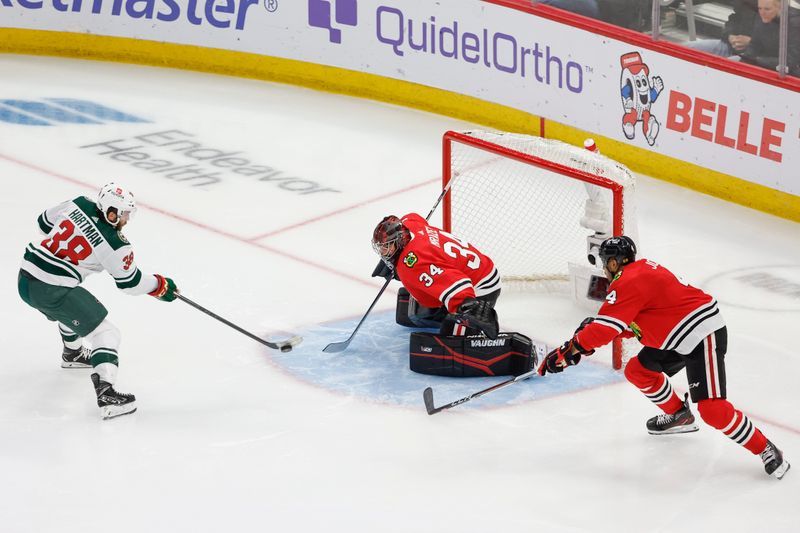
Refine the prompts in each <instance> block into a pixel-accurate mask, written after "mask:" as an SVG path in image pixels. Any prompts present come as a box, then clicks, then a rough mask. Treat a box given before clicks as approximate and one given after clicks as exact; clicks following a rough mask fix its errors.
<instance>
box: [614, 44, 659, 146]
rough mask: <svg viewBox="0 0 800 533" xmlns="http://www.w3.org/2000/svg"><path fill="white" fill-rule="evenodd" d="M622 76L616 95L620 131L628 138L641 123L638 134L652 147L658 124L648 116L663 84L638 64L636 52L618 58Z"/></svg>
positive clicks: (633, 135) (652, 117) (644, 66)
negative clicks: (619, 98) (619, 104)
mask: <svg viewBox="0 0 800 533" xmlns="http://www.w3.org/2000/svg"><path fill="white" fill-rule="evenodd" d="M620 65H621V66H622V76H621V77H620V82H619V84H620V95H621V96H622V109H624V110H625V115H623V117H622V132H623V133H624V134H625V137H627V138H628V139H633V138H634V137H635V136H636V124H637V123H638V122H641V123H642V133H643V134H644V137H645V139H647V144H649V145H650V146H653V144H655V142H656V137H658V130H659V128H660V124H659V123H658V120H656V117H655V116H653V115H652V114H651V113H650V107H651V106H652V105H653V103H654V102H655V101H656V100H657V99H658V95H660V94H661V91H663V90H664V82H663V81H662V80H661V77H660V76H653V77H652V78H649V79H648V76H649V75H650V67H648V66H647V65H645V64H644V63H642V56H641V55H639V52H631V53H629V54H625V55H623V56H622V57H620Z"/></svg>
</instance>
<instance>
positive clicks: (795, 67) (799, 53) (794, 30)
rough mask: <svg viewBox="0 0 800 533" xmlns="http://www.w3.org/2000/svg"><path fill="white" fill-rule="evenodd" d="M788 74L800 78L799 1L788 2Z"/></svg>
mask: <svg viewBox="0 0 800 533" xmlns="http://www.w3.org/2000/svg"><path fill="white" fill-rule="evenodd" d="M787 52H788V53H787V65H788V67H789V74H791V75H792V76H797V77H798V78H800V1H799V0H789V50H788V51H787Z"/></svg>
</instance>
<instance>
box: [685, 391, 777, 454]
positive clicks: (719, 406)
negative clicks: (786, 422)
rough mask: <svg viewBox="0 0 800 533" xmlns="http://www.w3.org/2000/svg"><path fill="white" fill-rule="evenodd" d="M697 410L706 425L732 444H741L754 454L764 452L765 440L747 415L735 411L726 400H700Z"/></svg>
mask: <svg viewBox="0 0 800 533" xmlns="http://www.w3.org/2000/svg"><path fill="white" fill-rule="evenodd" d="M697 410H698V411H699V412H700V416H701V417H702V418H703V421H704V422H705V423H706V424H708V425H709V426H711V427H715V428H717V429H718V430H720V431H722V433H724V434H725V436H726V437H728V438H729V439H731V440H732V441H733V442H735V443H737V444H741V445H742V446H744V447H745V448H747V449H748V450H750V451H751V452H752V453H754V454H759V453H761V452H763V451H764V447H765V446H766V445H767V438H766V437H765V436H764V435H763V434H762V433H761V431H760V430H759V429H758V428H757V427H755V426H754V425H753V423H752V422H751V421H750V419H749V418H747V415H745V414H744V413H742V412H741V411H738V410H736V409H735V408H734V407H733V405H732V404H731V403H730V402H729V401H728V400H725V399H722V398H715V399H713V400H700V402H699V403H698V404H697Z"/></svg>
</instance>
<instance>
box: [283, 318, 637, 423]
mask: <svg viewBox="0 0 800 533" xmlns="http://www.w3.org/2000/svg"><path fill="white" fill-rule="evenodd" d="M357 323H358V319H347V320H342V321H337V322H331V323H326V324H321V325H319V326H318V327H315V328H313V329H311V330H309V331H306V332H301V334H302V335H303V337H304V340H303V344H301V345H300V346H298V347H297V348H295V349H294V350H293V351H292V352H290V353H287V354H283V353H280V352H273V351H270V355H271V356H272V358H273V360H274V361H275V362H276V363H277V364H278V365H279V366H281V367H283V368H284V369H286V370H287V371H288V372H289V373H290V374H292V375H295V376H297V377H298V378H299V379H301V380H303V381H306V382H310V383H313V384H316V385H318V386H320V387H323V388H326V389H330V390H332V391H335V392H337V393H340V394H346V395H351V396H356V397H360V398H364V399H368V400H372V401H378V402H381V403H390V404H397V405H404V406H421V405H422V391H423V390H424V389H425V388H426V387H433V389H434V391H435V393H436V399H437V403H446V402H450V401H453V400H456V399H458V398H461V397H464V396H468V395H469V394H472V393H474V392H477V391H479V390H482V389H485V388H487V387H490V386H492V385H494V384H496V383H499V382H501V381H504V380H506V379H508V376H502V377H499V376H498V377H485V378H448V377H440V376H427V375H422V374H417V373H414V372H412V371H411V370H410V369H409V367H408V343H409V333H410V332H411V331H412V330H411V329H409V328H405V327H403V326H400V325H398V324H396V323H395V321H394V310H388V311H383V312H379V313H375V314H374V315H370V317H369V318H368V319H367V320H366V321H365V322H364V324H363V325H362V327H361V329H360V330H359V331H358V334H357V335H356V337H355V338H354V339H353V341H352V342H351V344H350V346H349V347H348V349H347V350H346V351H344V352H340V353H332V354H329V353H325V352H323V351H322V349H323V348H324V347H325V346H327V345H328V344H329V343H331V342H337V341H341V340H344V339H346V338H348V337H349V336H350V334H351V333H352V332H353V329H354V328H355V326H356V324H357ZM620 381H624V378H623V377H622V376H621V375H620V374H618V373H617V372H614V371H613V370H611V369H610V368H609V367H608V366H606V365H603V364H600V363H594V362H592V361H588V362H587V363H586V364H583V365H579V366H576V367H574V368H570V369H569V372H565V373H561V374H556V375H548V376H547V377H546V378H541V377H539V376H534V377H532V378H530V379H528V380H525V381H521V382H518V383H515V384H514V385H512V386H509V387H505V388H502V389H500V390H497V391H495V392H493V393H492V394H487V395H485V396H483V397H481V398H480V400H479V401H475V402H470V403H467V404H464V406H463V407H464V408H471V409H475V408H481V407H497V406H502V405H515V404H520V403H524V402H529V401H533V400H540V399H543V398H549V397H552V396H557V395H563V394H568V393H571V392H578V391H583V390H587V389H593V388H597V387H602V386H604V385H609V384H614V383H618V382H620Z"/></svg>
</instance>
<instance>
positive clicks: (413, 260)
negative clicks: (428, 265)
mask: <svg viewBox="0 0 800 533" xmlns="http://www.w3.org/2000/svg"><path fill="white" fill-rule="evenodd" d="M417 261H419V258H418V257H417V254H415V253H414V252H408V255H407V256H405V257H404V258H403V264H404V265H406V266H407V267H408V268H411V267H413V266H414V265H416V264H417Z"/></svg>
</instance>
